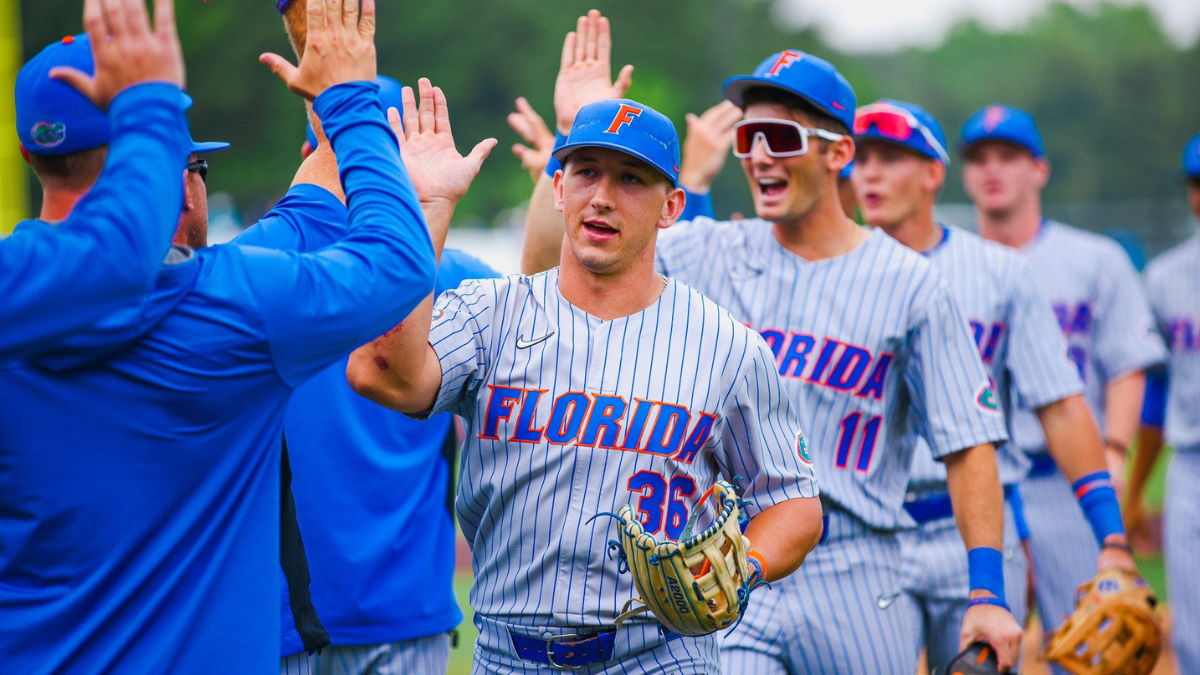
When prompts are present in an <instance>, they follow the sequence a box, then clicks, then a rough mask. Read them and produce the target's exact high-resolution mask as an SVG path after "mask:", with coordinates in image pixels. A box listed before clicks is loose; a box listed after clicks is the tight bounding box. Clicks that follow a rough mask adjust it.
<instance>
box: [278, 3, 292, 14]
mask: <svg viewBox="0 0 1200 675" xmlns="http://www.w3.org/2000/svg"><path fill="white" fill-rule="evenodd" d="M289 1H290V0H275V9H277V10H279V13H280V14H283V10H285V9H287V6H288V2H289Z"/></svg>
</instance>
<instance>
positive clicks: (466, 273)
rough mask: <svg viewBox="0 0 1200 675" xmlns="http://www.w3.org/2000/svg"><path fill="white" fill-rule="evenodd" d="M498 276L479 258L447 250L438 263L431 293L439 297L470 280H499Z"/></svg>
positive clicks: (452, 249)
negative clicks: (435, 280) (435, 281)
mask: <svg viewBox="0 0 1200 675" xmlns="http://www.w3.org/2000/svg"><path fill="white" fill-rule="evenodd" d="M500 276H501V274H500V273H499V272H497V271H496V270H494V269H492V268H491V267H489V266H488V264H487V263H485V262H483V261H482V260H480V259H479V258H476V257H474V256H470V255H467V254H466V253H463V252H462V251H460V250H458V249H456V248H448V249H446V250H444V251H442V259H441V261H439V262H438V275H437V283H436V284H434V288H433V293H434V295H441V294H442V293H444V292H446V291H448V290H450V289H451V288H458V287H459V286H460V285H462V282H464V281H470V280H471V279H499V278H500Z"/></svg>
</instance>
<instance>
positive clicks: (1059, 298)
mask: <svg viewBox="0 0 1200 675" xmlns="http://www.w3.org/2000/svg"><path fill="white" fill-rule="evenodd" d="M962 142H963V146H962V154H963V159H964V165H965V166H964V167H963V185H964V187H965V188H966V190H967V194H968V195H969V196H970V197H971V200H972V201H973V202H974V203H975V207H976V216H977V218H978V220H979V233H980V234H981V235H982V236H983V237H984V238H985V239H989V240H992V241H996V242H999V243H1001V244H1005V245H1007V246H1010V247H1013V248H1015V249H1017V250H1019V251H1020V252H1021V253H1022V254H1024V255H1025V257H1026V259H1027V260H1028V261H1029V264H1030V267H1031V268H1032V269H1033V274H1034V278H1035V279H1036V280H1037V283H1038V288H1039V289H1040V290H1041V292H1042V295H1043V296H1044V297H1045V298H1047V300H1048V301H1049V302H1050V305H1051V307H1052V308H1053V310H1054V313H1055V316H1056V318H1057V319H1058V324H1059V327H1060V328H1061V329H1062V331H1063V333H1064V335H1066V338H1067V350H1068V351H1067V354H1068V356H1069V357H1070V359H1071V360H1072V361H1073V362H1074V363H1075V365H1076V366H1077V367H1078V370H1079V375H1080V377H1081V378H1082V380H1083V385H1084V396H1085V398H1086V399H1087V401H1088V403H1089V405H1090V407H1091V411H1092V414H1093V415H1094V416H1095V418H1096V421H1097V422H1098V426H1099V428H1100V429H1102V430H1103V433H1104V443H1105V446H1106V456H1107V459H1108V465H1109V471H1110V477H1111V480H1112V481H1113V482H1114V483H1115V485H1107V486H1106V485H1104V484H1103V483H1102V482H1101V483H1096V482H1092V483H1090V484H1088V485H1073V484H1072V480H1069V479H1068V478H1067V477H1066V476H1064V475H1063V473H1062V471H1060V470H1059V467H1058V465H1057V464H1056V463H1055V460H1054V457H1052V456H1051V454H1050V453H1049V452H1048V449H1047V445H1046V436H1045V433H1044V431H1043V428H1042V425H1041V424H1040V423H1039V420H1038V416H1037V413H1036V412H1035V410H1034V408H1035V406H1036V403H1034V402H1030V401H1026V400H1023V399H1022V397H1021V396H1020V395H1018V396H1016V397H1015V398H1014V399H1013V400H1012V401H1011V403H1012V406H1013V409H1014V412H1013V419H1012V424H1011V429H1012V440H1013V443H1014V444H1016V445H1017V447H1019V448H1020V449H1021V450H1023V451H1024V452H1026V453H1027V454H1028V455H1029V456H1030V459H1031V460H1032V463H1033V466H1032V468H1031V470H1030V473H1029V477H1028V478H1027V479H1025V480H1024V481H1023V482H1022V484H1021V496H1022V499H1023V501H1024V503H1025V515H1026V519H1027V521H1028V524H1029V531H1030V549H1031V551H1032V554H1033V567H1034V576H1035V578H1036V588H1035V590H1036V596H1037V603H1038V607H1039V609H1040V610H1041V612H1040V613H1041V616H1042V621H1043V625H1044V627H1045V628H1046V630H1047V631H1053V630H1056V629H1057V628H1058V626H1059V625H1060V624H1061V623H1062V621H1063V619H1064V618H1065V617H1066V616H1067V615H1069V614H1070V613H1071V612H1073V611H1074V610H1075V589H1076V588H1077V587H1078V586H1079V585H1080V584H1083V583H1084V582H1086V581H1088V580H1090V579H1091V578H1092V577H1093V576H1094V575H1095V574H1096V560H1097V558H1098V556H1099V554H1100V548H1101V545H1102V544H1101V542H1104V545H1105V546H1115V547H1117V548H1118V550H1127V549H1128V546H1127V544H1125V543H1123V542H1122V541H1115V540H1114V541H1108V540H1107V539H1106V537H1107V536H1108V535H1109V534H1112V533H1113V532H1114V528H1116V527H1119V526H1120V523H1119V522H1114V519H1115V518H1116V515H1115V514H1112V513H1108V512H1107V510H1108V507H1107V506H1104V507H1101V506H1099V504H1101V503H1103V504H1107V497H1104V499H1103V500H1102V501H1101V500H1099V499H1098V498H1096V497H1091V498H1089V499H1091V500H1095V501H1090V502H1089V503H1091V504H1096V505H1097V506H1094V507H1092V508H1099V509H1102V510H1103V511H1104V513H1103V514H1101V513H1091V511H1090V510H1089V515H1091V516H1092V517H1091V520H1090V523H1089V520H1088V519H1087V518H1085V517H1084V511H1081V510H1080V509H1079V508H1077V507H1076V506H1075V504H1076V502H1077V497H1076V495H1077V494H1080V495H1083V494H1086V493H1093V494H1103V495H1106V494H1107V490H1109V489H1113V488H1114V487H1115V488H1116V490H1117V492H1118V493H1119V492H1120V482H1121V481H1122V480H1123V479H1124V475H1125V461H1124V455H1125V450H1126V448H1127V447H1128V445H1129V442H1130V440H1131V439H1132V437H1133V433H1134V431H1135V430H1136V428H1137V423H1138V416H1139V411H1140V410H1141V402H1142V396H1143V391H1144V387H1145V376H1144V375H1143V371H1144V370H1145V369H1146V368H1148V367H1151V366H1154V365H1156V364H1159V363H1162V361H1163V359H1164V357H1165V355H1166V353H1165V350H1164V349H1163V345H1162V340H1161V339H1160V338H1159V336H1158V334H1157V332H1156V331H1155V330H1154V321H1153V318H1152V317H1151V314H1150V308H1149V305H1148V304H1147V302H1146V298H1145V295H1144V294H1143V292H1142V288H1141V282H1140V281H1139V279H1138V276H1137V273H1136V271H1134V269H1133V265H1132V264H1131V263H1130V262H1129V258H1128V256H1126V255H1125V252H1124V251H1123V250H1122V249H1121V247H1120V246H1118V245H1117V244H1116V242H1113V241H1111V240H1109V239H1107V238H1104V237H1101V236H1099V235H1095V234H1091V233H1088V232H1085V231H1083V230H1080V229H1077V228H1074V227H1069V226H1067V225H1063V224H1062V223H1058V222H1055V221H1051V220H1047V219H1045V218H1043V217H1042V213H1041V190H1042V188H1044V187H1045V185H1046V182H1047V180H1049V177H1050V164H1049V162H1048V161H1047V159H1046V156H1045V151H1044V147H1043V144H1042V138H1041V135H1040V134H1039V133H1038V130H1037V126H1036V124H1035V123H1034V120H1033V117H1032V116H1031V115H1030V114H1029V113H1027V112H1025V111H1023V110H1019V109H1017V108H1013V107H1010V106H1003V105H989V106H987V107H985V108H983V109H981V110H979V111H978V112H976V113H975V114H974V115H972V116H971V118H970V119H968V120H967V122H966V123H965V124H964V125H963V128H962ZM1018 394H1019V392H1018ZM1083 488H1086V489H1083ZM1081 489H1082V492H1081ZM1079 503H1080V504H1081V505H1084V506H1085V508H1086V505H1085V504H1084V502H1083V501H1080V502H1079Z"/></svg>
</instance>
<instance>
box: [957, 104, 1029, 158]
mask: <svg viewBox="0 0 1200 675" xmlns="http://www.w3.org/2000/svg"><path fill="white" fill-rule="evenodd" d="M980 141H1005V142H1007V143H1013V144H1016V145H1019V146H1021V147H1022V148H1025V149H1026V150H1028V151H1029V153H1030V154H1031V155H1033V156H1034V157H1037V158H1041V157H1045V156H1046V149H1045V147H1043V145H1042V134H1041V133H1040V132H1039V131H1038V128H1037V123H1036V122H1034V121H1033V115H1030V114H1029V113H1027V112H1025V111H1024V110H1021V109H1020V108H1014V107H1013V106H1010V105H1000V104H992V105H989V106H985V107H983V108H981V109H980V110H978V111H976V112H975V114H974V115H971V117H969V118H968V119H967V121H966V122H965V123H963V128H962V151H963V152H966V151H967V149H968V148H969V147H970V146H971V144H973V143H979V142H980Z"/></svg>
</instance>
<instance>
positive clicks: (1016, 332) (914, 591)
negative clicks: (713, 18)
mask: <svg viewBox="0 0 1200 675" xmlns="http://www.w3.org/2000/svg"><path fill="white" fill-rule="evenodd" d="M854 142H855V145H856V146H857V153H856V155H855V165H856V169H855V171H854V175H853V183H854V186H855V188H856V189H857V193H858V200H857V201H858V202H859V203H861V204H862V208H863V215H864V218H865V220H866V222H867V223H868V224H869V225H872V226H874V227H879V228H881V229H883V230H884V231H885V232H887V233H888V234H890V235H891V236H893V237H895V238H896V239H897V240H898V241H900V242H901V243H903V244H904V245H906V246H908V247H909V248H911V249H913V250H914V251H918V252H920V253H922V254H923V255H924V256H925V257H926V258H927V259H928V260H929V261H930V262H932V263H933V264H934V266H936V267H937V268H938V270H939V271H940V272H941V274H942V277H943V279H944V280H945V282H946V284H947V286H948V287H949V288H950V289H951V291H952V293H953V295H954V297H955V299H956V300H957V301H958V304H959V306H960V307H961V308H962V310H963V313H964V314H965V315H966V317H967V320H968V322H969V323H970V326H971V329H972V332H973V333H974V337H975V345H976V347H977V348H978V349H979V353H980V357H981V358H982V360H983V362H984V364H985V365H986V366H987V367H988V369H989V372H990V375H991V378H992V383H993V387H994V391H995V393H996V399H995V400H994V401H993V405H996V406H998V407H1000V408H1001V409H1002V410H1004V411H1005V413H1006V414H1008V413H1009V412H1010V411H1011V408H1010V406H1009V404H1008V401H1009V400H1010V399H1009V394H1010V392H1011V393H1012V395H1014V396H1019V397H1020V399H1021V400H1022V401H1025V402H1026V403H1027V404H1028V405H1029V406H1030V407H1031V408H1033V409H1035V410H1036V411H1037V415H1038V418H1039V421H1040V423H1041V426H1042V429H1043V430H1044V432H1045V435H1046V439H1047V447H1048V449H1049V451H1050V453H1051V455H1052V456H1053V457H1054V459H1055V461H1056V462H1058V463H1059V464H1060V465H1061V466H1062V467H1063V473H1064V474H1065V475H1066V476H1067V477H1068V479H1069V480H1072V481H1074V482H1076V483H1078V484H1082V485H1083V486H1085V487H1086V486H1088V485H1091V484H1094V483H1096V482H1097V481H1104V480H1107V474H1108V472H1107V470H1106V465H1105V462H1104V454H1103V449H1102V446H1101V441H1100V432H1099V430H1097V428H1096V423H1095V421H1094V420H1093V419H1092V415H1091V412H1090V411H1089V410H1088V407H1087V402H1086V401H1084V400H1083V396H1082V394H1081V393H1080V392H1081V391H1082V389H1083V385H1082V383H1081V382H1080V381H1079V375H1078V373H1077V370H1076V368H1075V367H1074V365H1073V364H1072V363H1071V362H1070V361H1069V360H1068V359H1067V354H1066V351H1067V345H1066V341H1065V339H1064V338H1063V335H1062V332H1061V331H1060V330H1059V328H1058V323H1057V322H1056V321H1055V318H1054V313H1053V312H1051V310H1050V305H1049V304H1048V303H1047V302H1046V301H1045V299H1044V298H1043V297H1042V295H1041V293H1040V292H1039V291H1038V289H1037V282H1036V281H1035V280H1034V278H1033V273H1032V271H1030V269H1029V265H1028V263H1026V262H1025V261H1024V260H1023V259H1022V258H1021V257H1020V256H1019V255H1018V254H1017V253H1016V252H1014V251H1012V250H1011V249H1008V248H1006V247H1003V246H1000V245H998V244H994V243H991V242H987V241H984V240H983V239H982V238H980V237H978V236H977V235H975V234H972V233H969V232H966V231H963V230H960V229H957V228H951V227H947V226H945V225H942V224H940V223H938V222H937V221H936V220H935V219H934V215H933V207H934V204H935V203H936V201H937V195H938V192H940V191H941V189H942V185H943V184H944V182H945V177H946V167H947V165H948V164H949V162H950V157H949V155H948V153H947V151H946V136H945V133H944V132H943V131H942V127H941V125H940V124H938V122H937V120H936V119H934V117H933V116H932V115H930V114H929V113H927V112H926V111H925V110H924V109H923V108H921V107H920V106H918V105H915V104H912V103H905V102H903V101H892V100H883V101H878V102H876V103H872V104H870V105H867V106H863V107H861V108H859V109H858V113H857V115H856V116H855V120H854ZM902 442H910V443H913V444H915V446H916V451H915V454H914V457H913V467H912V475H911V476H910V477H909V484H908V495H907V497H906V499H905V503H904V507H905V509H906V510H907V511H908V513H909V515H911V516H912V517H913V518H914V519H915V520H916V521H917V524H918V528H917V529H916V530H913V531H905V532H902V533H901V536H900V543H901V548H902V550H903V553H904V584H905V590H906V591H907V592H908V593H909V594H910V595H912V597H913V599H914V600H915V601H916V602H917V603H918V604H919V606H920V607H921V613H922V620H923V625H922V635H923V644H924V645H925V646H926V648H927V650H928V652H927V653H928V658H929V664H930V667H931V668H935V669H937V672H948V671H947V670H946V668H947V666H948V664H949V663H950V661H951V659H952V658H953V657H954V656H955V654H957V653H958V651H959V649H960V644H959V640H960V637H959V630H960V628H961V626H962V617H963V614H964V613H965V612H966V610H967V607H968V603H969V601H968V591H969V588H970V586H969V574H968V570H967V556H966V555H965V553H966V548H965V546H964V544H963V541H962V538H961V536H959V533H958V531H957V530H956V528H955V527H954V512H953V509H952V508H951V504H950V497H949V494H948V493H947V492H946V470H945V468H944V467H943V466H942V465H941V464H940V463H938V462H935V461H934V460H933V455H932V454H930V452H929V447H928V445H927V444H926V442H925V441H924V439H922V438H921V437H920V436H918V435H916V434H911V433H910V435H909V437H908V438H907V439H906V440H905V441H902ZM997 460H998V462H999V466H1000V481H1001V483H1003V484H1004V491H1005V498H1006V501H1010V502H1011V500H1012V499H1014V498H1015V497H1016V491H1017V484H1018V483H1019V482H1020V480H1021V479H1022V478H1023V477H1024V476H1025V474H1026V473H1027V472H1028V470H1029V460H1028V459H1027V458H1026V456H1025V454H1024V453H1023V452H1021V451H1020V450H1019V449H1018V448H1016V447H1015V446H1014V445H1013V444H1011V443H1006V444H1004V446H1003V447H1001V448H1000V449H999V450H998V451H997ZM1087 494H1088V495H1090V496H1087V497H1084V498H1082V499H1081V504H1086V505H1087V506H1085V509H1084V511H1085V513H1086V514H1087V515H1088V516H1089V520H1099V521H1100V522H1097V523H1094V527H1096V528H1098V529H1100V530H1101V531H1104V532H1105V533H1106V534H1105V536H1104V541H1106V542H1109V543H1119V544H1121V545H1124V544H1125V543H1126V540H1125V537H1124V531H1123V529H1119V528H1120V527H1121V520H1120V511H1119V509H1118V506H1117V499H1116V494H1115V493H1114V492H1113V491H1112V489H1111V487H1106V488H1102V489H1098V490H1087ZM1098 500H1099V501H1100V502H1101V503H1099V504H1098V506H1096V507H1092V506H1091V505H1092V503H1093V502H1097V501H1098ZM1004 538H1005V542H1004V554H1005V555H1004V558H1005V570H1004V581H1005V586H1006V590H1007V593H1006V597H1007V599H1008V603H1009V606H1010V607H1011V609H1012V611H1013V615H1014V617H1016V619H1017V621H1018V622H1020V623H1022V624H1023V623H1024V621H1025V614H1026V607H1025V602H1026V588H1025V586H1026V573H1027V570H1026V565H1027V563H1026V560H1025V556H1024V555H1023V554H1022V552H1021V550H1020V542H1019V539H1018V536H1017V531H1016V526H1015V521H1014V519H1013V515H1012V512H1011V510H1010V511H1009V512H1008V513H1007V514H1006V518H1005V536H1004ZM1114 566H1119V567H1123V568H1125V569H1131V570H1132V569H1134V565H1133V559H1132V556H1130V554H1129V552H1128V551H1127V550H1118V549H1114V548H1110V549H1105V550H1104V551H1103V552H1102V553H1101V560H1100V564H1099V567H1100V568H1101V569H1107V568H1110V567H1114Z"/></svg>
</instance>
